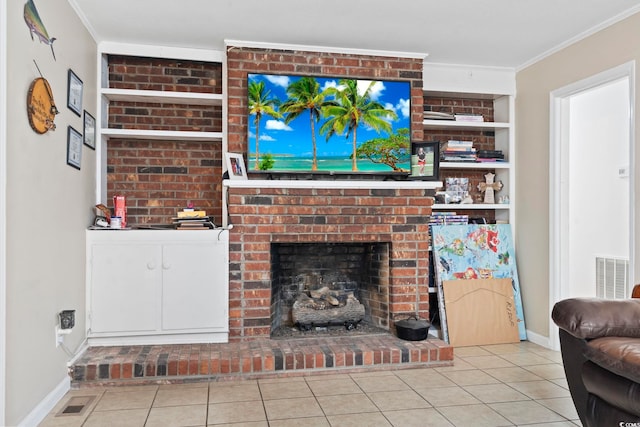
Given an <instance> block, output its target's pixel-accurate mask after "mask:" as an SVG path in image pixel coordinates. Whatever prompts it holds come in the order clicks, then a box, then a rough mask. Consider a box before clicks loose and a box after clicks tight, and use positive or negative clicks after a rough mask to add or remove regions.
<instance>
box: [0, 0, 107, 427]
mask: <svg viewBox="0 0 640 427" xmlns="http://www.w3.org/2000/svg"><path fill="white" fill-rule="evenodd" d="M24 4H25V1H18V0H9V2H8V7H7V23H8V25H7V27H8V30H7V33H8V38H7V39H8V48H7V64H8V67H7V68H8V69H7V80H8V84H7V86H8V89H7V101H8V104H9V106H10V107H9V108H8V109H7V124H8V125H7V147H6V150H7V184H8V188H7V212H6V221H7V224H8V226H7V257H6V258H7V259H6V261H7V271H6V276H7V286H6V287H7V289H6V291H7V301H8V303H7V321H6V328H7V339H6V349H7V354H6V401H5V407H6V418H5V420H4V423H5V424H6V425H17V424H19V423H20V422H22V421H24V420H25V419H27V420H29V419H33V416H34V415H33V412H34V411H37V407H38V405H40V404H41V402H42V401H43V400H45V399H46V398H47V396H48V395H49V394H50V393H51V392H52V391H54V390H60V389H61V388H64V384H65V381H67V383H66V384H67V385H68V377H67V366H66V363H67V361H68V360H69V356H68V355H67V354H66V353H65V352H64V351H63V350H62V348H56V345H55V337H54V335H55V334H54V331H55V326H56V324H57V313H58V312H60V311H61V310H63V309H75V310H76V327H75V328H74V331H73V333H72V334H71V335H69V336H67V337H66V344H67V346H68V347H69V348H71V349H75V348H76V347H78V345H80V344H81V343H82V342H83V340H84V338H85V331H84V329H85V324H84V318H85V309H84V307H85V286H84V270H85V251H84V247H85V240H84V236H85V229H86V227H87V226H88V225H89V224H90V222H91V220H92V218H93V212H92V209H91V208H92V206H93V205H94V200H95V193H94V189H95V152H94V151H92V150H90V149H88V148H87V147H86V146H85V147H83V150H82V167H81V170H79V171H78V170H77V169H74V168H72V167H70V166H68V165H67V164H66V153H67V126H68V125H71V126H73V127H74V128H75V129H77V130H79V131H80V132H82V129H83V121H82V118H81V117H78V116H77V115H75V114H74V113H73V112H72V111H71V110H69V109H68V108H67V106H66V105H67V101H66V89H67V70H68V69H69V68H71V69H73V71H74V72H75V73H76V74H77V75H78V76H79V77H80V78H81V79H82V80H83V81H84V83H85V85H84V97H83V98H84V99H83V106H84V109H86V110H88V111H89V112H90V113H92V114H93V115H94V116H95V108H96V102H97V101H96V84H95V76H96V75H97V72H96V55H97V50H96V44H95V42H94V41H93V39H92V38H91V36H90V35H89V33H88V32H87V31H86V29H85V27H84V26H83V25H82V23H81V22H80V20H79V19H78V17H77V16H76V14H75V13H74V12H73V10H72V8H71V7H70V5H69V3H68V2H67V0H35V4H36V6H37V8H38V10H39V13H40V17H41V19H42V22H43V23H44V26H45V27H46V30H47V31H48V33H49V35H50V37H56V38H57V40H56V41H55V42H54V44H53V46H54V50H55V54H56V58H57V60H54V58H53V55H52V53H51V49H50V48H49V46H47V45H45V44H42V43H40V42H39V41H38V38H37V37H35V39H34V40H32V39H31V36H30V34H29V30H28V27H27V25H26V24H25V21H24V18H23V7H24ZM34 60H35V61H36V62H37V64H38V66H39V67H40V70H41V71H42V74H43V75H44V77H45V78H47V79H48V81H49V82H50V84H51V87H52V90H53V95H54V99H55V102H56V105H57V107H58V109H59V110H60V114H58V115H57V116H56V119H55V123H56V125H57V129H56V130H55V131H53V132H48V133H46V134H44V135H38V134H36V133H35V132H34V131H33V130H31V127H30V125H29V122H28V118H27V114H26V103H25V100H26V96H27V91H28V89H29V85H30V83H31V82H32V81H33V79H35V78H36V77H39V74H38V70H37V69H36V66H35V65H34ZM61 385H62V386H61ZM0 421H1V420H0ZM27 422H28V421H27ZM0 424H1V422H0Z"/></svg>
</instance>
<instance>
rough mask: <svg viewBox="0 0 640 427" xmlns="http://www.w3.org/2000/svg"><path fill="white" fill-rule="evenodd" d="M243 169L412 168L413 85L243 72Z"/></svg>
mask: <svg viewBox="0 0 640 427" xmlns="http://www.w3.org/2000/svg"><path fill="white" fill-rule="evenodd" d="M248 125H249V132H248V147H249V148H248V153H247V161H248V167H247V170H248V171H249V172H251V171H269V172H293V173H296V172H318V173H321V172H330V173H340V172H344V173H378V174H395V173H399V174H405V175H408V174H409V173H410V171H411V143H410V138H411V84H410V83H409V82H406V81H389V80H365V79H350V78H345V77H317V76H294V75H273V74H249V76H248Z"/></svg>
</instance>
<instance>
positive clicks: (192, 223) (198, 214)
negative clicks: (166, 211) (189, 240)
mask: <svg viewBox="0 0 640 427" xmlns="http://www.w3.org/2000/svg"><path fill="white" fill-rule="evenodd" d="M173 225H174V226H175V227H176V230H209V229H212V228H215V225H214V224H213V218H211V217H210V216H207V213H206V212H205V211H199V210H195V209H184V210H182V211H179V212H178V216H176V217H175V218H173Z"/></svg>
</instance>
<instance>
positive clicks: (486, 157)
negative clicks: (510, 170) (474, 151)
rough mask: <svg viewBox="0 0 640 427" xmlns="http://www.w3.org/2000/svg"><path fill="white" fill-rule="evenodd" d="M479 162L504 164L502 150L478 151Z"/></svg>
mask: <svg viewBox="0 0 640 427" xmlns="http://www.w3.org/2000/svg"><path fill="white" fill-rule="evenodd" d="M478 161H479V162H504V154H502V150H478Z"/></svg>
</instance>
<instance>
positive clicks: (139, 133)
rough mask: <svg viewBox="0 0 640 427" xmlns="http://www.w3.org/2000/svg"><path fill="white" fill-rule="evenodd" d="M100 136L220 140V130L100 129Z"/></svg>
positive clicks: (165, 139) (164, 139)
mask: <svg viewBox="0 0 640 427" xmlns="http://www.w3.org/2000/svg"><path fill="white" fill-rule="evenodd" d="M100 133H101V135H102V136H107V137H109V138H127V139H152V140H163V141H167V140H178V141H206V142H218V141H222V132H199V131H169V130H141V129H110V128H106V129H102V130H101V131H100Z"/></svg>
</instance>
